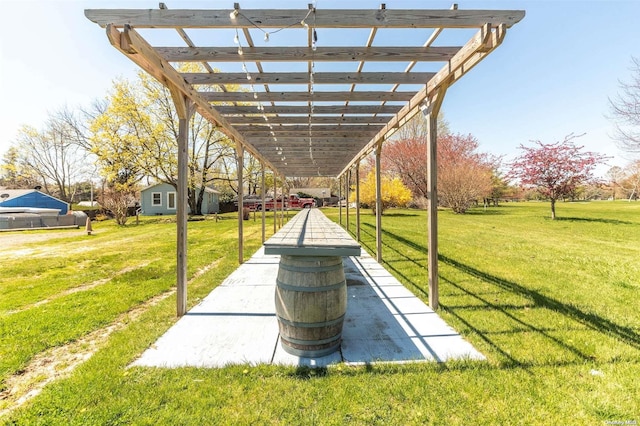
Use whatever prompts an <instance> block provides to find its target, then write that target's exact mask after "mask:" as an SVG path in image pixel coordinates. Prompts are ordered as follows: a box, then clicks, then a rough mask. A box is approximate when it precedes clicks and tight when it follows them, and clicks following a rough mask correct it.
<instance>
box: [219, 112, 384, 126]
mask: <svg viewBox="0 0 640 426" xmlns="http://www.w3.org/2000/svg"><path fill="white" fill-rule="evenodd" d="M225 118H226V119H227V121H228V122H229V123H231V124H232V125H234V126H235V127H236V128H240V126H241V125H245V124H256V125H266V123H265V121H264V116H263V115H253V116H247V115H244V116H226V117H225ZM268 118H269V123H271V124H309V123H311V125H312V126H322V125H337V124H341V125H342V124H346V125H352V124H360V125H365V124H386V123H387V121H389V118H388V117H384V116H380V117H369V116H344V117H343V116H316V115H315V114H314V115H313V116H312V117H309V116H308V115H298V116H275V115H274V116H269V117H268Z"/></svg>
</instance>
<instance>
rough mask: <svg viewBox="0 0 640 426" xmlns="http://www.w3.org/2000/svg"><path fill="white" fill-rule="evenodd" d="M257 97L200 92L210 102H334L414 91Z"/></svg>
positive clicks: (404, 96)
mask: <svg viewBox="0 0 640 426" xmlns="http://www.w3.org/2000/svg"><path fill="white" fill-rule="evenodd" d="M256 93H257V97H256V96H254V94H253V93H249V92H198V94H199V95H200V96H201V97H202V98H203V99H205V100H207V101H209V102H309V101H314V102H334V101H337V102H339V101H350V102H353V101H363V102H378V101H381V100H385V101H390V102H393V101H401V102H405V101H408V100H410V99H411V98H412V97H413V94H414V93H413V92H370V91H366V92H365V91H362V92H319V91H318V92H314V93H309V92H306V91H305V92H273V91H272V92H256Z"/></svg>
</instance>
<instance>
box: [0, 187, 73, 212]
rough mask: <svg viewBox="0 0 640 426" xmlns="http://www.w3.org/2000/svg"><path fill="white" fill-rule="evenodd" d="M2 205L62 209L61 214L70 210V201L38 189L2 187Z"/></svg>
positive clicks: (0, 199)
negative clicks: (67, 201)
mask: <svg viewBox="0 0 640 426" xmlns="http://www.w3.org/2000/svg"><path fill="white" fill-rule="evenodd" d="M0 207H31V208H43V209H57V210H60V214H61V215H65V214H67V212H68V211H69V203H66V202H64V201H62V200H60V199H58V198H56V197H52V196H51V195H47V194H45V193H44V192H40V191H38V190H37V189H2V190H0Z"/></svg>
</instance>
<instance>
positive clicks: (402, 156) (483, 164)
mask: <svg viewBox="0 0 640 426" xmlns="http://www.w3.org/2000/svg"><path fill="white" fill-rule="evenodd" d="M437 148H438V195H439V197H438V198H439V200H438V201H439V203H440V204H442V205H443V206H445V207H449V208H451V209H452V210H453V211H454V212H456V213H464V212H465V211H467V210H468V209H469V207H471V205H473V204H474V203H475V202H476V201H477V200H478V199H482V198H485V197H488V196H489V195H490V194H491V190H492V175H493V170H494V169H495V168H496V167H497V163H498V162H499V160H498V159H496V158H493V157H492V156H490V155H488V154H485V153H481V152H478V148H479V144H478V141H477V140H476V138H474V137H473V136H472V135H461V134H452V133H447V134H444V135H442V136H439V137H438V147H437ZM382 161H383V168H385V169H387V170H390V171H391V172H392V173H393V174H394V175H395V176H398V177H400V179H402V182H403V183H404V184H405V186H407V188H409V189H410V190H411V192H412V193H413V195H414V197H424V198H427V195H428V186H427V141H426V139H424V138H412V139H400V140H397V141H394V142H393V143H391V144H389V145H385V146H384V148H383V152H382Z"/></svg>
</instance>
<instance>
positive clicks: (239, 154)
mask: <svg viewBox="0 0 640 426" xmlns="http://www.w3.org/2000/svg"><path fill="white" fill-rule="evenodd" d="M236 164H237V166H238V263H239V264H242V263H244V223H243V219H244V217H243V216H244V211H243V210H244V188H243V187H244V176H243V174H244V170H243V169H244V148H243V147H242V144H240V143H239V142H236Z"/></svg>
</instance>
